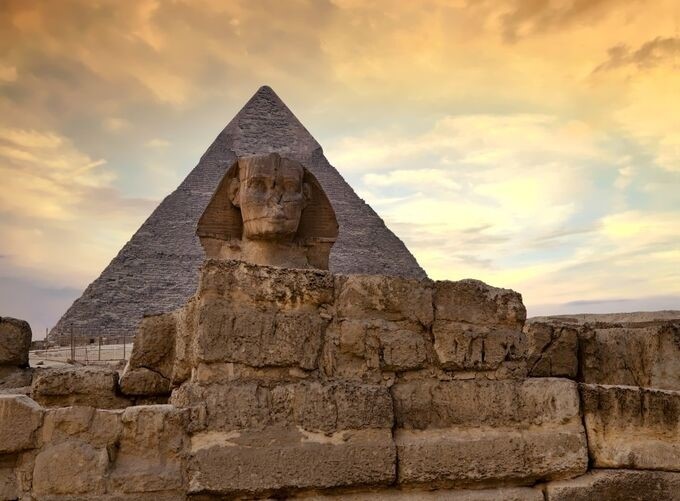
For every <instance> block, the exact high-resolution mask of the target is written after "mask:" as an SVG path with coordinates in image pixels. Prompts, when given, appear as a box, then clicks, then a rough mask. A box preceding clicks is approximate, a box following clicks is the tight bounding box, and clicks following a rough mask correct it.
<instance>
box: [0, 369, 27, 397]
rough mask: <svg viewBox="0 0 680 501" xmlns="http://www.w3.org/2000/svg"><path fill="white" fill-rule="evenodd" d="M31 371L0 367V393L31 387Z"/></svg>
mask: <svg viewBox="0 0 680 501" xmlns="http://www.w3.org/2000/svg"><path fill="white" fill-rule="evenodd" d="M31 381H33V370H32V369H22V368H19V367H12V366H0V392H3V390H9V389H12V388H25V387H26V386H29V387H30V386H31Z"/></svg>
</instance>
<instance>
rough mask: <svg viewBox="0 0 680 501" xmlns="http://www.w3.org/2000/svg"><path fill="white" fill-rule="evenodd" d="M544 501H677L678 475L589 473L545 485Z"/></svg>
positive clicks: (678, 500)
mask: <svg viewBox="0 0 680 501" xmlns="http://www.w3.org/2000/svg"><path fill="white" fill-rule="evenodd" d="M545 493H546V501H592V500H593V499H601V500H606V501H650V500H664V501H680V473H675V472H667V471H649V470H647V471H639V470H638V471H636V470H593V471H590V472H588V473H586V474H585V475H583V476H581V477H577V478H574V479H571V480H560V481H556V482H550V483H549V484H547V485H546V486H545Z"/></svg>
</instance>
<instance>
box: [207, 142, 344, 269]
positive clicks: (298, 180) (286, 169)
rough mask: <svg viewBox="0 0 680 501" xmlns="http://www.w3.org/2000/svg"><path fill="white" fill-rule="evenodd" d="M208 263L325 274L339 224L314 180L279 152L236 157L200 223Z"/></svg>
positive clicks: (296, 163)
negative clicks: (228, 261)
mask: <svg viewBox="0 0 680 501" xmlns="http://www.w3.org/2000/svg"><path fill="white" fill-rule="evenodd" d="M196 234H197V235H198V237H199V238H200V241H201V245H202V246H203V249H204V250H205V253H206V258H208V259H235V260H240V261H245V262H248V263H252V264H258V265H269V266H279V267H285V268H318V269H323V270H327V269H328V259H329V255H330V251H331V247H332V246H333V244H334V243H335V240H336V239H337V236H338V222H337V220H336V217H335V212H334V211H333V207H332V206H331V203H330V201H329V200H328V197H327V196H326V194H325V193H324V191H323V189H322V188H321V185H320V184H319V182H318V181H317V180H316V178H315V177H314V176H313V175H312V174H311V173H310V172H309V170H307V169H306V168H305V167H304V166H303V165H302V164H301V163H300V162H297V161H294V160H291V159H288V158H285V157H281V156H280V155H279V154H277V153H269V154H265V155H252V156H245V157H240V158H238V159H237V160H236V162H234V164H233V165H232V166H231V167H230V168H229V169H228V170H227V172H226V173H225V175H224V177H223V178H222V180H221V181H220V183H219V185H218V187H217V190H216V191H215V193H214V194H213V196H212V198H211V200H210V202H209V203H208V206H207V207H206V209H205V211H204V212H203V214H202V215H201V218H200V219H199V221H198V227H197V230H196Z"/></svg>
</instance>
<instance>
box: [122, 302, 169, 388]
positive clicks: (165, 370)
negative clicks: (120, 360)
mask: <svg viewBox="0 0 680 501" xmlns="http://www.w3.org/2000/svg"><path fill="white" fill-rule="evenodd" d="M176 335H177V319H176V318H175V314H174V312H173V313H165V314H163V315H152V316H146V317H144V318H143V319H142V321H141V323H140V324H139V330H138V331H137V335H136V336H135V344H134V347H133V349H132V354H131V355H130V362H129V366H130V367H131V368H133V369H137V368H142V367H146V368H149V369H152V370H153V371H154V372H156V373H158V374H160V375H161V376H163V377H164V378H166V379H170V378H171V377H172V369H173V364H174V355H175V338H176Z"/></svg>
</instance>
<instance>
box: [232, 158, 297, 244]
mask: <svg viewBox="0 0 680 501" xmlns="http://www.w3.org/2000/svg"><path fill="white" fill-rule="evenodd" d="M304 173H305V172H304V167H303V166H302V164H300V163H298V162H295V161H293V160H289V159H287V158H281V157H280V156H279V155H276V154H272V155H256V156H250V157H244V158H241V159H239V160H238V173H237V175H236V176H235V177H234V178H232V179H231V181H230V184H229V199H230V201H231V203H232V204H233V205H234V207H239V208H240V209H241V219H242V220H243V235H242V238H245V239H249V240H278V241H290V240H292V239H293V238H294V237H295V234H296V233H297V230H298V226H299V225H300V217H301V216H302V211H303V210H304V209H305V207H307V205H308V203H309V199H310V187H309V185H308V184H307V183H305V182H304Z"/></svg>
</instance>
